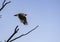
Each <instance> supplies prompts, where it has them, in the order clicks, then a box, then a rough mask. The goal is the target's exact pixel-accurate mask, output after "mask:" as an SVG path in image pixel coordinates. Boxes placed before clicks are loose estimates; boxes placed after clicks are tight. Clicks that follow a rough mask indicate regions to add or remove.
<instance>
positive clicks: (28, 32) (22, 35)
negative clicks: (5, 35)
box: [9, 25, 39, 42]
mask: <svg viewBox="0 0 60 42" xmlns="http://www.w3.org/2000/svg"><path fill="white" fill-rule="evenodd" d="M37 27H39V25H37V26H36V27H35V28H33V29H32V30H30V31H28V32H27V33H25V34H22V35H20V36H18V37H16V38H14V39H12V40H10V41H9V42H12V41H14V40H16V39H18V38H21V37H23V36H25V35H27V34H29V33H30V32H32V31H34V30H35V29H36V28H37Z"/></svg>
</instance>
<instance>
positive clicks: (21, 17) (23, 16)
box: [14, 13, 28, 25]
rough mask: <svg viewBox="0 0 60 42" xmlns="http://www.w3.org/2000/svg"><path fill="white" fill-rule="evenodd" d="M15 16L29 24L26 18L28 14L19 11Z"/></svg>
mask: <svg viewBox="0 0 60 42" xmlns="http://www.w3.org/2000/svg"><path fill="white" fill-rule="evenodd" d="M14 16H17V17H18V18H19V19H20V21H21V22H22V23H23V24H24V25H27V24H28V23H27V19H26V16H27V14H24V13H18V14H15V15H14Z"/></svg>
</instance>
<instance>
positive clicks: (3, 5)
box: [0, 0, 11, 11]
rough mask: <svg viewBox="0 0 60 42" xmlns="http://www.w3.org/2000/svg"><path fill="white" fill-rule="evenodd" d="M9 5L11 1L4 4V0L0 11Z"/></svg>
mask: <svg viewBox="0 0 60 42" xmlns="http://www.w3.org/2000/svg"><path fill="white" fill-rule="evenodd" d="M9 3H11V1H9V2H6V0H4V1H3V3H2V7H1V8H0V11H1V10H2V9H3V8H4V7H5V6H6V5H7V4H9Z"/></svg>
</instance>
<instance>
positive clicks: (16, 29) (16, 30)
mask: <svg viewBox="0 0 60 42" xmlns="http://www.w3.org/2000/svg"><path fill="white" fill-rule="evenodd" d="M18 30H19V28H18V26H16V28H15V30H14V33H13V34H12V35H11V36H10V37H9V38H8V40H7V41H6V42H9V40H11V38H12V37H13V36H14V35H15V34H16V33H17V32H18Z"/></svg>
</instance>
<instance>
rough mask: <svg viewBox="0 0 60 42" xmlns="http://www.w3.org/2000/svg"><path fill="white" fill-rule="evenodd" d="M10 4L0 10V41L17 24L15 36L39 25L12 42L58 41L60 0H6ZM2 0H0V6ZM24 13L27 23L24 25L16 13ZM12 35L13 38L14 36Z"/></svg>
mask: <svg viewBox="0 0 60 42" xmlns="http://www.w3.org/2000/svg"><path fill="white" fill-rule="evenodd" d="M7 1H11V3H10V4H8V5H6V7H5V8H4V9H3V10H2V11H0V15H2V18H1V19H0V41H2V42H4V40H7V39H8V38H9V36H10V35H11V34H12V33H13V31H14V28H15V27H16V26H17V25H19V29H20V30H19V32H18V33H17V34H16V35H15V36H14V37H17V36H19V35H21V34H23V33H26V32H28V31H29V30H31V29H33V28H34V27H35V26H37V25H39V27H38V28H37V29H36V30H35V31H33V32H31V33H30V34H28V35H26V36H24V37H22V38H20V39H17V40H15V41H14V42H60V0H7ZM2 2H3V0H0V7H1V4H2ZM21 12H22V13H26V14H27V21H28V25H26V26H24V25H23V24H22V23H21V22H20V21H19V19H18V18H17V17H14V15H15V14H17V13H21ZM14 37H13V38H14Z"/></svg>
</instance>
